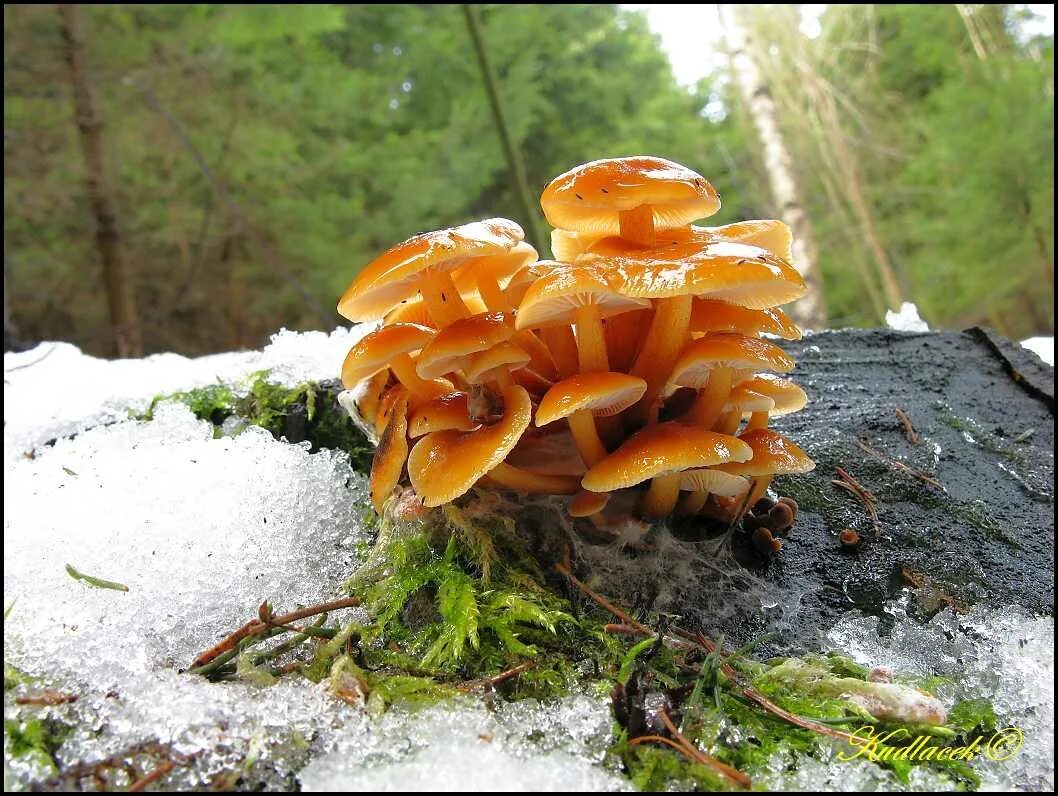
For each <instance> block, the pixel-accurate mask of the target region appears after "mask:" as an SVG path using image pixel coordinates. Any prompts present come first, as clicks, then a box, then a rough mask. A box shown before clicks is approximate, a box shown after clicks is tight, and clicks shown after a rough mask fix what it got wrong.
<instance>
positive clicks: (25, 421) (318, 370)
mask: <svg viewBox="0 0 1058 796" xmlns="http://www.w3.org/2000/svg"><path fill="white" fill-rule="evenodd" d="M372 328H373V325H372V324H360V325H358V326H354V327H352V328H345V327H341V328H338V329H335V330H334V331H333V332H331V333H330V334H325V333H324V332H304V333H298V332H291V331H288V330H286V329H282V330H280V331H279V332H277V333H276V334H274V335H272V340H271V342H270V343H269V344H268V345H267V346H265V348H264V349H263V350H262V351H234V352H231V353H226V354H212V355H210V356H205V357H197V358H189V357H184V356H180V355H179V354H152V355H151V356H149V357H145V358H143V359H98V358H96V357H92V356H88V355H86V354H84V353H82V352H81V350H80V349H78V348H77V347H76V346H73V345H70V344H69V343H54V342H45V343H40V344H39V345H38V346H37V347H36V348H33V349H30V350H29V351H22V352H19V353H14V354H11V353H9V354H4V424H5V426H4V444H5V448H6V447H7V445H8V444H9V443H10V445H11V446H12V447H13V448H15V449H16V450H17V451H18V452H22V451H24V450H26V449H29V448H33V447H35V446H37V445H40V444H42V443H44V442H47V441H49V440H51V439H55V438H56V437H60V436H68V435H70V434H75V433H77V432H79V431H81V430H83V429H85V428H90V427H91V426H95V425H99V424H100V423H106V422H113V421H115V420H122V419H124V418H126V417H127V416H128V412H129V410H132V411H134V412H138V411H142V410H144V409H146V408H147V406H149V405H150V402H151V400H152V399H153V398H154V397H155V396H156V395H160V394H166V393H172V392H176V391H177V390H189V389H192V388H194V387H202V386H204V385H207V384H211V383H215V382H217V381H218V380H221V379H222V380H224V381H225V382H229V383H235V382H239V381H242V380H244V379H246V378H247V377H249V376H250V375H251V374H253V373H256V372H258V371H262V370H268V371H269V378H270V379H271V380H273V381H277V382H279V383H281V384H287V385H290V386H295V385H297V384H300V383H301V382H303V381H307V380H310V379H329V378H337V376H338V374H339V371H340V370H341V364H342V360H343V359H344V358H345V354H346V352H347V351H348V350H349V348H350V347H351V346H352V345H353V343H355V342H356V341H357V340H359V339H360V338H361V337H363V335H364V334H366V333H367V332H368V331H370V330H371V329H372Z"/></svg>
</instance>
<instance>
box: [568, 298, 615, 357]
mask: <svg viewBox="0 0 1058 796" xmlns="http://www.w3.org/2000/svg"><path fill="white" fill-rule="evenodd" d="M575 318H576V320H575V324H576V327H577V362H578V366H579V369H580V372H581V373H594V372H601V371H608V370H609V369H610V362H609V359H608V358H607V356H606V338H605V336H604V335H603V331H602V319H601V318H600V317H599V308H598V306H596V305H595V304H586V305H584V306H583V307H577V311H576V316H575Z"/></svg>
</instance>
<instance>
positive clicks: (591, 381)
mask: <svg viewBox="0 0 1058 796" xmlns="http://www.w3.org/2000/svg"><path fill="white" fill-rule="evenodd" d="M646 389H647V383H646V382H645V381H643V379H640V378H637V377H635V376H628V375H626V374H624V373H607V372H597V373H581V374H578V375H576V376H570V377H569V378H568V379H563V380H562V381H560V382H558V383H557V384H555V385H554V386H553V387H552V388H551V389H549V390H548V391H547V393H546V394H545V395H544V397H543V398H542V399H541V400H540V406H539V407H537V410H536V425H538V426H546V425H547V424H548V423H553V422H554V421H556V420H560V419H561V418H563V417H569V416H570V415H571V414H573V413H574V412H580V411H584V410H588V411H591V412H593V413H594V414H596V415H601V416H604V417H605V416H608V415H615V414H617V413H618V412H622V411H624V410H625V409H627V408H628V407H630V406H631V405H632V404H634V403H635V402H636V401H638V400H639V399H640V398H642V397H643V393H644V392H646Z"/></svg>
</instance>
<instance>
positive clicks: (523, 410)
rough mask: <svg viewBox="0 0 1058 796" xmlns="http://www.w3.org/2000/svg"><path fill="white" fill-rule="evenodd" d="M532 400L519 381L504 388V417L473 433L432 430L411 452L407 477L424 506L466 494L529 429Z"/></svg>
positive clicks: (439, 503)
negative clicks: (517, 383) (518, 383)
mask: <svg viewBox="0 0 1058 796" xmlns="http://www.w3.org/2000/svg"><path fill="white" fill-rule="evenodd" d="M531 418H532V403H531V402H530V400H529V393H527V392H526V391H525V389H524V388H522V387H519V386H517V385H515V386H513V387H509V388H507V389H506V390H504V391H503V417H502V418H501V419H500V421H499V422H498V423H496V424H494V425H491V426H482V427H481V428H479V429H476V430H474V431H456V430H451V431H436V432H434V433H432V434H427V435H426V436H425V437H423V438H422V439H421V440H419V441H418V442H417V443H415V447H414V448H412V450H411V455H410V456H409V457H408V475H409V477H410V478H411V485H412V486H413V487H414V488H415V491H416V492H418V493H419V496H420V497H421V498H422V502H423V505H424V506H440V505H441V504H442V503H448V502H449V501H452V500H455V499H456V498H457V497H459V496H460V495H462V494H464V493H466V492H467V491H468V490H469V489H470V488H471V487H472V486H474V484H475V483H477V481H478V479H479V478H481V477H482V476H483V475H485V474H486V473H488V472H489V470H491V469H493V468H494V467H496V466H497V465H498V464H500V463H501V462H502V461H503V460H504V459H505V458H506V457H507V454H509V453H510V452H511V451H512V450H514V446H515V445H517V444H518V440H519V439H520V438H521V436H522V434H523V433H524V432H525V430H526V429H527V428H528V427H529V421H530V420H531Z"/></svg>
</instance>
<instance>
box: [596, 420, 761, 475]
mask: <svg viewBox="0 0 1058 796" xmlns="http://www.w3.org/2000/svg"><path fill="white" fill-rule="evenodd" d="M752 455H753V450H752V449H751V448H750V447H749V445H747V444H746V443H745V442H743V441H742V440H740V439H738V438H737V437H729V436H727V435H726V434H716V433H714V432H712V431H706V430H705V429H703V428H699V427H698V426H692V425H689V424H687V423H679V422H674V421H673V422H667V423H658V424H657V425H653V426H648V427H647V428H645V429H643V430H642V431H639V432H637V433H635V434H633V435H632V436H631V437H629V438H628V439H627V440H625V442H624V443H623V444H622V445H621V447H619V448H618V449H617V450H616V451H614V452H613V453H611V454H610V455H609V456H607V457H606V458H605V459H603V460H602V461H601V462H599V463H598V464H596V465H595V466H594V467H592V468H591V469H590V470H588V472H587V473H585V474H584V478H583V480H582V481H581V485H582V486H583V487H584V488H585V489H588V490H590V491H592V492H611V491H613V490H615V489H623V488H625V487H629V486H635V485H636V484H640V483H642V482H643V481H648V480H650V479H651V478H656V477H658V476H661V475H666V474H669V473H676V472H680V471H682V470H689V469H692V468H697V467H711V466H713V465H717V464H721V463H723V462H742V461H746V460H748V459H749V458H750V456H752Z"/></svg>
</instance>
